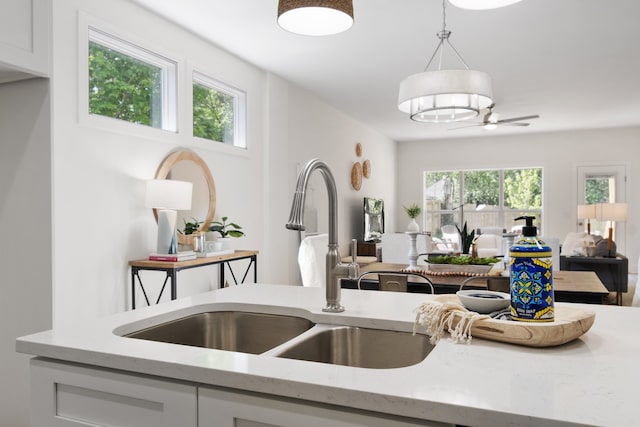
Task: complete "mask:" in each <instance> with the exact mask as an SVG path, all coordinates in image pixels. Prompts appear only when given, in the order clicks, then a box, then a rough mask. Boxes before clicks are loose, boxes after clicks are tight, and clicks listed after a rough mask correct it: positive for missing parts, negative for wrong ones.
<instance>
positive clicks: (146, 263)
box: [129, 250, 258, 268]
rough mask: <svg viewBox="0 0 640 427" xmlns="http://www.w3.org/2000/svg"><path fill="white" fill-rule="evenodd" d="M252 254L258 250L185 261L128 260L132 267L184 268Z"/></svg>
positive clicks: (231, 259) (246, 256)
mask: <svg viewBox="0 0 640 427" xmlns="http://www.w3.org/2000/svg"><path fill="white" fill-rule="evenodd" d="M254 255H258V251H248V250H239V251H234V253H232V254H226V255H218V256H212V257H207V258H196V259H190V260H187V261H177V262H172V261H152V260H149V259H139V260H135V261H129V265H130V266H132V267H141V268H149V267H151V268H184V267H194V266H197V265H203V264H213V263H217V262H224V261H233V260H235V259H240V258H248V257H251V256H254Z"/></svg>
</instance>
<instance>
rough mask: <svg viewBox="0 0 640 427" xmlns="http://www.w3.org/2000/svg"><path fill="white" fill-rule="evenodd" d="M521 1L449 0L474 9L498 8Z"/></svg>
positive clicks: (455, 4) (457, 5)
mask: <svg viewBox="0 0 640 427" xmlns="http://www.w3.org/2000/svg"><path fill="white" fill-rule="evenodd" d="M519 1H520V0H449V2H450V3H451V4H452V5H454V6H455V7H459V8H461V9H473V10H482V9H496V8H498V7H504V6H509V5H510V4H514V3H518V2H519Z"/></svg>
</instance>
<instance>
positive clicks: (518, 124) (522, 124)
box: [498, 122, 531, 126]
mask: <svg viewBox="0 0 640 427" xmlns="http://www.w3.org/2000/svg"><path fill="white" fill-rule="evenodd" d="M530 124H531V123H512V122H508V123H498V126H529V125H530Z"/></svg>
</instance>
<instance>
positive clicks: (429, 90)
mask: <svg viewBox="0 0 640 427" xmlns="http://www.w3.org/2000/svg"><path fill="white" fill-rule="evenodd" d="M492 97H493V92H492V90H491V77H490V76H489V74H487V73H485V72H482V71H475V70H437V71H424V72H422V73H418V74H413V75H410V76H409V77H407V78H406V79H404V80H403V81H402V82H401V83H400V91H399V93H398V109H399V110H400V111H402V112H404V113H408V114H410V116H411V119H412V120H415V121H419V122H433V123H444V122H455V121H459V120H466V119H470V118H473V117H475V116H477V115H478V114H479V113H480V110H482V109H484V108H487V107H489V106H490V105H491V104H492V103H493V100H492Z"/></svg>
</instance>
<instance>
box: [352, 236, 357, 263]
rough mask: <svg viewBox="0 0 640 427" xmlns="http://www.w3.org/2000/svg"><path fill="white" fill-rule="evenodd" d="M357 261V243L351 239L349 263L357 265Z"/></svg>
mask: <svg viewBox="0 0 640 427" xmlns="http://www.w3.org/2000/svg"><path fill="white" fill-rule="evenodd" d="M357 261H358V241H357V240H356V239H351V263H352V264H357Z"/></svg>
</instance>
